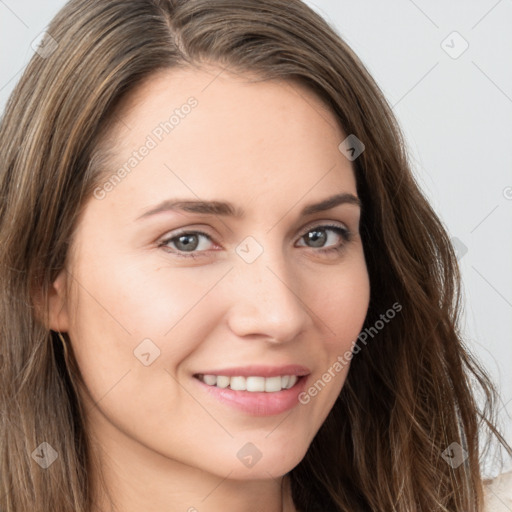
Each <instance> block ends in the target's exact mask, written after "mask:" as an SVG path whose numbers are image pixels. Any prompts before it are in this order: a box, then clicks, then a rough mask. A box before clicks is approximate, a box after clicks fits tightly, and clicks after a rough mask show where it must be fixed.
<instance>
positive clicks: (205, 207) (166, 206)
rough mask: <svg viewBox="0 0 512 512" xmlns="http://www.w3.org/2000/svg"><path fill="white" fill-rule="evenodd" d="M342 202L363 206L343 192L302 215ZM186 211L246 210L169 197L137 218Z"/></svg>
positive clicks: (226, 212) (234, 214) (229, 213)
mask: <svg viewBox="0 0 512 512" xmlns="http://www.w3.org/2000/svg"><path fill="white" fill-rule="evenodd" d="M342 204H352V205H355V206H358V207H359V208H361V207H362V204H361V200H360V199H359V198H358V197H356V196H355V195H353V194H350V193H341V194H336V195H334V196H331V197H328V198H327V199H324V200H322V201H320V202H319V203H313V204H309V205H307V206H305V207H304V208H303V209H302V211H301V215H302V216H306V215H312V214H314V213H318V212H323V211H325V210H330V209H331V208H335V207H336V206H339V205H342ZM180 210H181V211H184V212H188V213H200V214H204V215H221V216H228V217H235V218H243V217H244V215H245V212H244V210H243V209H242V208H237V207H235V206H234V205H233V204H232V203H229V202H226V201H203V200H197V199H167V200H165V201H162V202H161V203H160V204H158V205H157V206H155V207H154V208H151V209H150V210H148V211H146V212H144V213H143V214H142V215H140V216H139V217H137V219H136V220H139V219H143V218H146V217H149V216H151V215H156V214H157V213H162V212H166V211H180Z"/></svg>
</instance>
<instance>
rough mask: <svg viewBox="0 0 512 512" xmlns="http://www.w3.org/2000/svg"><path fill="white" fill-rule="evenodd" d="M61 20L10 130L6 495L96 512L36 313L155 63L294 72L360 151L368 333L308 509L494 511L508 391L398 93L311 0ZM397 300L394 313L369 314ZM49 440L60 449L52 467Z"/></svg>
mask: <svg viewBox="0 0 512 512" xmlns="http://www.w3.org/2000/svg"><path fill="white" fill-rule="evenodd" d="M48 33H49V34H50V36H51V38H53V39H49V38H48V40H47V45H46V46H45V50H44V51H42V52H39V53H38V54H36V55H34V57H33V58H32V60H31V61H30V63H29V65H28V67H27V69H26V71H25V72H24V74H23V76H22V78H21V80H20V81H19V83H18V84H17V87H16V88H15V90H14V92H13V94H12V95H11V97H10V99H9V101H8V104H7V107H6V111H5V115H4V117H3V119H2V122H1V126H0V197H1V203H0V247H1V248H2V256H1V260H0V347H1V354H2V357H1V360H0V364H1V377H0V412H1V414H2V417H1V423H0V430H1V432H0V509H1V510H2V511H4V512H25V511H26V510H31V511H34V512H47V511H48V510H52V511H54V512H64V511H69V510H75V511H77V512H91V511H92V510H93V507H94V504H93V503H92V492H91V488H90V482H89V478H88V471H89V470H90V468H91V461H90V455H89V448H88V446H89V445H88V437H87V431H86V429H85V424H84V415H83V412H82V410H81V407H80V404H79V403H78V400H77V393H76V392H75V390H76V385H77V382H78V381H79V379H80V375H79V371H78V369H77V368H76V364H75V362H74V359H73V354H72V353H70V354H69V357H65V354H63V352H62V346H61V345H60V342H59V339H58V338H57V337H56V333H54V332H52V331H50V330H49V329H48V328H47V327H45V325H46V323H45V320H44V319H43V320H41V319H40V318H39V319H38V316H37V314H36V310H37V308H36V303H37V301H36V299H35V297H39V296H40V297H42V298H43V299H42V300H43V305H42V307H41V309H42V311H43V312H46V311H47V309H48V305H47V304H46V303H45V297H46V296H47V293H48V290H49V289H50V286H51V283H52V282H53V280H54V279H55V278H56V276H57V274H58V273H59V271H60V270H61V269H63V268H65V265H66V258H67V254H68V247H69V245H70V241H71V238H72V234H73V230H74V228H75V226H76V221H77V219H78V216H79V214H80V210H81V208H82V206H83V205H84V202H85V200H86V199H87V198H88V197H90V195H91V193H92V191H93V189H94V187H95V186H96V185H97V184H98V183H100V182H101V173H100V166H99V165H98V162H100V161H101V158H102V154H101V152H100V151H99V148H100V147H101V146H100V142H101V140H103V139H102V137H101V136H102V134H104V133H107V132H108V127H109V123H110V122H111V121H112V119H113V118H114V117H115V112H116V107H117V106H119V105H120V104H121V103H120V101H121V99H122V98H124V97H126V95H127V94H128V93H130V91H133V90H134V88H135V87H136V86H137V85H139V84H141V83H142V81H144V80H147V79H150V78H151V76H152V75H153V74H154V73H155V72H157V71H159V70H162V69H169V68H175V67H177V66H197V65H200V64H201V63H214V64H216V65H219V66H222V67H229V69H230V70H232V71H235V72H237V73H251V74H253V75H255V76H258V77H260V78H261V79H264V80H271V79H286V80H289V81H290V83H292V81H293V80H298V81H299V82H300V83H302V84H304V85H306V86H307V87H309V89H310V90H311V91H312V92H314V93H315V94H317V95H318V96H319V97H320V98H321V99H322V100H323V101H324V102H325V104H326V105H328V107H329V108H330V109H332V111H333V112H334V113H335V115H336V117H337V119H338V120H339V123H340V126H341V127H342V129H343V131H344V132H345V133H346V134H347V135H348V134H353V135H355V136H356V137H357V138H358V139H359V140H361V141H362V142H363V143H364V146H365V149H364V151H363V153H362V154H361V155H360V156H359V157H358V158H357V159H356V160H354V161H353V164H354V170H355V174H356V180H357V191H358V195H359V197H360V198H361V200H362V203H363V210H362V217H361V236H362V240H363V246H364V250H365V257H366V262H367V268H368V272H369V276H370V283H371V297H370V305H369V309H368V313H367V317H366V320H365V325H364V330H365V332H368V333H370V332H372V337H371V340H370V341H368V343H366V344H365V346H364V347H361V349H360V350H359V351H358V353H357V354H356V355H354V358H353V360H352V363H351V368H350V372H349V374H348V378H347V380H346V382H345V385H344V387H343V389H342V391H341V393H340V395H339V397H338V399H337V401H336V403H335V405H334V407H333V409H332V411H331V412H330V414H329V416H328V417H327V419H326V421H325V422H324V424H323V426H322V427H321V429H320V430H319V432H318V434H317V435H316V437H315V439H314V440H313V442H312V444H311V445H310V447H309V449H308V452H307V454H306V456H305V457H304V459H303V460H302V461H301V462H300V463H299V464H298V466H296V467H295V468H294V469H292V470H291V472H290V477H291V484H292V492H293V498H294V502H295V504H296V507H297V508H298V509H299V510H301V511H313V510H321V511H324V512H325V511H345V512H349V511H359V510H383V511H391V510H395V511H397V512H415V511H416V512H418V511H423V512H426V511H428V512H432V511H451V512H454V511H457V512H462V511H465V512H478V511H481V510H482V478H481V469H480V461H479V458H480V457H481V455H482V453H481V452H480V450H479V441H481V437H480V436H481V434H480V432H482V431H485V432H487V433H491V434H493V435H494V436H495V437H496V438H497V439H498V440H499V441H500V442H501V443H502V444H503V446H505V448H506V450H507V451H508V453H510V454H512V450H511V448H510V447H509V446H508V445H506V443H505V441H504V439H503V438H502V437H501V436H500V434H499V433H498V431H497V429H496V428H495V426H494V425H495V420H496V413H495V405H494V404H495V401H496V398H497V392H496V390H495V388H494V387H493V385H492V383H491V382H490V380H489V378H488V377H487V375H486V373H485V372H484V370H483V369H482V368H481V366H480V365H479V364H478V363H477V361H476V360H475V359H474V358H473V357H472V355H471V354H470V353H469V351H468V349H467V348H466V347H465V344H464V340H463V339H462V337H461V335H460V332H459V329H458V323H459V314H460V313H459V312H460V294H461V292H460V276H459V270H458V266H457V260H456V257H455V254H454V250H453V248H452V245H451V243H450V239H449V237H448V235H447V232H446V230H445V229H444V227H443V225H442V223H441V222H440V220H439V218H438V217H437V216H436V214H435V212H434V211H433V209H432V208H431V206H430V205H429V204H428V202H427V201H426V199H425V197H424V196H423V194H422V193H421V191H420V189H419V187H418V185H417V183H416V182H415V180H414V178H413V175H412V173H411V170H410V163H409V161H408V157H407V152H406V149H405V145H404V142H403V137H402V135H401V132H400V129H399V127H398V125H397V122H396V120H395V118H394V116H393V114H392V111H391V109H390V107H389V106H388V104H387V102H386V100H385V98H384V97H383V95H382V93H381V91H380V90H379V88H378V86H377V85H376V83H375V82H374V80H373V79H372V77H371V76H370V75H369V73H368V72H367V70H366V69H365V67H364V65H363V64H362V63H361V62H360V60H359V59H358V58H357V56H356V55H355V54H354V53H353V52H352V50H351V49H350V48H349V47H348V46H347V44H346V43H345V42H344V41H343V40H342V39H341V38H340V36H339V35H338V34H336V33H335V31H334V30H333V29H332V28H331V27H330V26H329V25H328V24H327V23H326V22H325V21H324V20H323V19H322V18H321V17H320V16H319V15H317V14H316V13H315V12H314V11H312V10H311V9H310V8H308V7H307V6H306V5H305V4H303V3H302V2H300V1H299V0H244V1H243V2H242V1H239V0H160V1H159V0H73V1H71V2H69V3H68V4H67V5H66V6H65V7H64V8H63V9H62V10H61V11H60V12H59V14H58V15H57V16H56V17H55V19H54V20H53V21H52V23H51V24H50V25H49V27H48ZM340 142H341V141H340ZM395 303H398V304H399V305H400V306H401V309H400V312H399V313H398V314H396V316H395V317H394V318H393V320H392V321H389V322H388V323H387V324H386V326H385V328H382V329H375V325H376V324H377V322H379V321H380V322H382V319H381V317H382V314H383V313H384V312H386V311H387V310H388V309H389V308H390V306H391V305H392V304H395ZM43 316H44V315H43ZM372 328H373V329H374V331H378V332H376V333H375V334H373V331H371V329H372ZM479 401H481V403H479ZM42 442H47V443H48V444H49V445H50V446H51V447H52V449H53V450H55V453H57V454H58V459H57V461H56V462H55V463H53V464H51V465H50V466H49V467H48V468H47V469H46V470H44V471H43V470H41V467H40V466H39V465H38V464H37V463H36V458H37V455H38V453H37V449H38V447H39V446H40V445H41V443H42ZM452 443H457V444H456V445H453V444H452ZM450 446H452V448H453V446H455V447H459V448H458V449H459V453H460V454H462V453H463V454H467V457H464V459H463V460H461V461H460V462H461V463H460V464H458V465H456V464H450V463H449V461H447V457H446V456H445V455H446V453H447V452H446V450H450V449H451V448H450ZM41 449H42V448H39V450H41ZM34 451H36V453H35V455H34ZM41 453H42V452H41ZM52 453H53V452H52ZM31 454H32V455H31Z"/></svg>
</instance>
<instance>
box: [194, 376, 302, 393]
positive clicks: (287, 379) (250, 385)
mask: <svg viewBox="0 0 512 512" xmlns="http://www.w3.org/2000/svg"><path fill="white" fill-rule="evenodd" d="M198 377H199V380H201V381H202V382H204V383H205V384H208V385H209V386H216V387H218V388H227V387H228V386H229V387H230V388H231V389H233V390H234V391H251V392H262V391H265V392H267V393H274V392H276V391H281V390H282V389H290V388H291V387H292V386H294V385H295V383H296V382H297V380H298V377H297V376H296V375H283V376H281V377H279V376H277V377H252V376H251V377H241V376H237V377H227V376H226V375H199V376H198Z"/></svg>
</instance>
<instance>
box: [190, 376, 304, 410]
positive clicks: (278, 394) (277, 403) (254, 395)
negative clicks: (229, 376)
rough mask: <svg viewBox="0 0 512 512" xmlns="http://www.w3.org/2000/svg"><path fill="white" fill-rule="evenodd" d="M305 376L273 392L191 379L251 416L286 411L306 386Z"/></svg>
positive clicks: (295, 402) (224, 401) (221, 399)
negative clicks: (210, 384) (241, 389)
mask: <svg viewBox="0 0 512 512" xmlns="http://www.w3.org/2000/svg"><path fill="white" fill-rule="evenodd" d="M307 377H308V376H307V375H304V376H302V377H300V378H299V379H298V380H297V382H296V383H295V385H294V386H293V387H291V388H290V389H282V390H281V391H274V392H253V391H234V390H232V389H230V388H218V387H217V386H209V385H208V384H205V383H204V382H202V381H200V380H199V379H198V378H196V377H193V379H194V380H195V381H196V382H197V383H198V384H199V385H201V387H202V388H203V389H204V390H205V391H206V392H208V393H210V394H211V395H212V396H214V397H215V398H216V399H217V400H219V401H220V402H223V403H225V404H228V405H230V406H232V407H234V408H235V409H238V410H240V411H243V412H245V413H247V414H251V415H253V416H272V415H275V414H281V413H283V412H285V411H288V410H290V409H292V408H293V407H295V406H296V405H297V404H298V403H299V399H298V396H299V394H300V393H301V392H302V391H303V390H304V388H305V386H306V380H307Z"/></svg>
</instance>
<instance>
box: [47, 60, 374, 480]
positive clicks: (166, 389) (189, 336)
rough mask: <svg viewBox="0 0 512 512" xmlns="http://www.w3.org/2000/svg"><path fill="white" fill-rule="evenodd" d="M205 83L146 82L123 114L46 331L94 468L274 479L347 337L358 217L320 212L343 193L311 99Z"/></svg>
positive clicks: (341, 168) (328, 403)
mask: <svg viewBox="0 0 512 512" xmlns="http://www.w3.org/2000/svg"><path fill="white" fill-rule="evenodd" d="M219 73H220V69H217V68H214V69H213V70H212V69H210V70H208V71H207V70H206V68H203V69H202V70H191V69H188V70H184V69H182V70H170V71H165V72H161V73H159V74H158V75H156V76H155V77H154V78H153V79H152V80H150V81H149V82H147V83H145V84H144V85H143V86H142V87H141V88H139V89H138V90H137V92H136V93H135V95H134V96H132V97H131V98H130V99H129V101H128V102H125V104H124V105H123V108H122V110H121V111H120V113H119V114H118V116H117V120H118V122H117V124H116V127H115V128H114V129H113V131H112V132H111V133H110V135H111V136H112V141H113V142H112V145H111V149H112V155H113V156H112V158H111V161H110V163H109V169H108V170H109V172H108V175H107V176H106V177H105V178H104V179H103V180H102V181H101V182H100V183H99V184H98V188H96V190H95V191H94V196H93V197H91V198H90V199H89V200H88V202H87V203H86V205H85V209H84V211H83V214H82V216H81V218H80V222H79V224H78V226H77V230H76V233H75V236H74V239H73V244H72V247H71V249H72V251H71V253H70V259H69V261H68V267H67V269H66V270H67V271H63V272H62V273H61V274H60V276H59V278H58V279H57V280H56V282H55V283H54V284H55V292H54V293H55V295H54V296H53V297H52V299H51V304H52V328H54V329H56V330H60V331H64V332H68V333H69V338H70V340H71V343H72V346H73V350H74V353H75V356H76V359H77V362H78V366H79V368H80V370H81V373H82V375H83V379H84V381H85V384H86V387H87V392H88V395H89V396H88V395H87V394H84V396H83V397H82V398H83V400H84V401H85V402H86V410H87V416H88V421H89V426H90V429H91V432H92V433H93V435H95V436H96V437H97V440H98V443H99V444H100V445H102V446H103V448H105V450H106V451H107V452H108V453H110V454H112V453H123V454H124V455H123V457H126V460H128V459H129V460H131V461H133V458H136V459H138V461H139V463H141V464H143V463H144V462H143V461H146V462H147V461H149V460H151V461H152V462H151V463H152V464H158V465H159V467H165V465H166V464H171V463H172V464H177V463H178V464H185V465H187V466H192V467H195V468H198V469H200V470H203V471H206V472H209V473H212V474H215V475H219V476H222V477H225V476H226V475H227V474H228V473H229V474H230V478H236V479H256V478H269V475H271V476H274V477H277V476H280V475H283V474H285V473H286V472H288V471H289V470H291V469H292V468H293V467H294V466H296V465H297V464H298V463H299V462H300V460H301V459H302V458H303V457H304V455H305V453H306V451H307V449H308V446H309V444H310V443H311V441H312V440H313V437H314V436H315V434H316V433H317V431H318V429H319V428H320V426H321V425H322V423H323V421H324V420H325V418H326V417H327V415H328V413H329V411H330V409H331V408H332V406H333V404H334V402H335V400H336V397H337V396H338V394H339V392H340V390H341V388H342V386H343V383H344V380H345V378H346V376H347V371H348V361H349V359H347V358H346V356H344V354H345V353H346V352H347V351H349V350H350V349H351V348H352V345H353V342H354V341H355V339H356V338H357V335H358V333H359V332H360V330H361V328H362V325H363V322H364V318H365V315H366V311H367V308H368V302H369V279H368V274H367V269H366V264H365V259H364V253H363V246H362V243H361V238H360V236H359V229H358V228H359V219H360V208H359V206H358V205H357V204H356V203H355V202H354V201H353V202H350V201H345V202H343V201H341V202H340V201H332V203H331V204H323V203H324V202H325V201H326V200H328V199H330V198H332V197H333V196H337V195H339V194H346V195H347V196H346V197H348V196H349V195H352V196H355V197H357V191H356V182H355V177H354V172H353V168H352V163H351V161H350V160H348V159H347V158H346V157H345V156H344V155H343V154H342V152H341V151H340V150H339V149H338V146H339V145H340V143H341V142H342V141H343V140H344V139H345V138H346V136H347V135H348V134H344V133H343V132H342V131H341V130H340V128H339V127H338V124H337V121H336V119H335V117H334V115H333V114H332V113H331V112H330V111H329V110H327V109H326V107H325V106H324V105H323V104H322V103H321V102H320V101H319V100H318V99H317V98H316V97H315V96H314V95H313V94H312V93H311V92H309V91H308V90H307V89H305V88H303V87H302V86H299V85H297V84H294V83H293V84H292V83H290V82H268V81H267V82H259V83H256V82H255V83H250V82H249V79H248V77H247V76H245V77H240V76H236V75H231V74H229V73H227V72H223V73H222V74H219ZM228 205H230V206H228ZM314 205H320V206H322V205H323V208H321V207H315V206H314ZM347 231H348V232H350V235H349V237H348V238H347V239H346V238H345V235H344V234H345V233H346V232H347ZM67 286H69V289H70V291H71V293H70V294H68V295H67V296H65V294H64V291H65V290H66V287H67ZM340 361H343V362H341V363H340ZM337 362H338V365H337V364H336V363H337ZM285 367H287V368H285ZM205 374H206V375H210V376H209V377H206V379H205V380H207V382H208V383H205V382H202V381H201V380H199V378H198V376H200V375H205ZM211 375H215V376H219V375H220V376H221V378H217V379H216V378H215V377H212V376H211ZM287 375H294V377H293V378H288V379H287V378H286V377H284V376H287ZM240 376H245V377H248V376H250V377H251V378H247V379H246V378H240ZM230 377H238V378H234V379H231V378H230ZM264 377H267V378H266V379H265V378H264ZM282 377H284V378H282ZM298 377H300V378H298ZM296 378H298V380H297V382H296V383H295V384H294V385H293V386H292V387H291V388H289V389H283V390H281V391H278V390H280V389H281V388H282V387H283V386H285V387H286V382H287V381H288V383H289V384H290V382H291V383H293V382H294V381H295V379H296ZM214 382H216V383H217V384H216V385H215V386H212V384H213V383H214ZM315 383H316V387H315ZM228 385H229V387H226V386H228ZM244 385H245V386H248V387H249V390H245V391H243V390H240V387H242V388H243V386H244ZM218 386H220V387H218ZM231 386H232V387H233V388H236V389H238V390H235V389H230V388H231ZM312 387H314V388H315V389H316V393H315V392H314V391H313V392H311V393H310V392H309V391H308V390H310V389H311V388H312ZM262 389H266V391H262ZM258 390H259V391H258ZM299 393H301V395H300V400H299ZM116 450H117V452H116Z"/></svg>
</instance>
